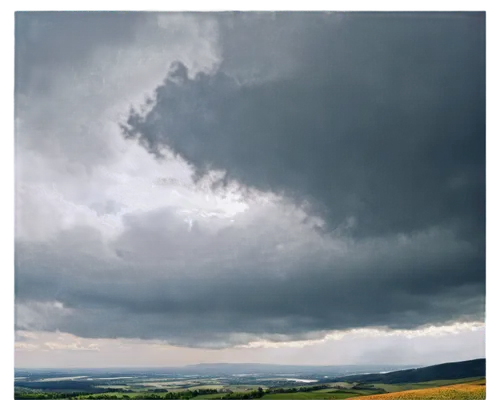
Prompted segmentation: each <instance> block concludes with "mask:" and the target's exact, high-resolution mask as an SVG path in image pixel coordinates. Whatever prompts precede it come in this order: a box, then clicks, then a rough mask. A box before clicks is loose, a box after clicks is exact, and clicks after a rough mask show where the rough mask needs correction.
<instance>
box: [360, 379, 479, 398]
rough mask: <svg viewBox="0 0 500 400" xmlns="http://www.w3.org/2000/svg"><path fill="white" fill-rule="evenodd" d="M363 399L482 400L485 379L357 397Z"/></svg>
mask: <svg viewBox="0 0 500 400" xmlns="http://www.w3.org/2000/svg"><path fill="white" fill-rule="evenodd" d="M358 399H363V400H400V399H401V400H484V399H486V383H485V380H484V379H482V380H479V381H475V382H470V383H461V384H459V385H450V386H442V387H436V388H431V389H418V390H407V391H404V392H395V393H387V394H378V395H372V396H363V397H358Z"/></svg>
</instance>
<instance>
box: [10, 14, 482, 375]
mask: <svg viewBox="0 0 500 400" xmlns="http://www.w3.org/2000/svg"><path fill="white" fill-rule="evenodd" d="M15 57H16V67H15V68H16V70H15V74H16V75H15V84H16V88H15V90H16V92H15V95H16V110H15V111H16V120H15V128H16V135H15V142H16V143H15V144H16V148H15V168H16V188H15V192H16V232H15V240H16V251H15V258H16V260H15V262H16V265H15V268H16V270H15V278H16V281H15V285H16V299H15V303H16V322H15V325H16V359H15V361H16V366H18V367H65V366H71V367H92V366H162V365H165V366H167V365H183V364H193V363H198V362H272V363H281V364H323V365H325V364H332V365H333V364H353V363H360V364H369V363H378V364H384V363H387V364H398V363H400V364H432V363H437V362H446V361H454V360H463V359H469V358H476V357H482V356H484V299H485V17H484V14H483V13H447V14H443V13H424V14H413V13H406V14H391V13H385V14H375V13H277V14H275V13H223V14H214V13H204V14H192V13H191V14H190V13H185V14H182V13H177V14H176V13H115V12H97V13H61V12H59V13H17V14H16V56H15Z"/></svg>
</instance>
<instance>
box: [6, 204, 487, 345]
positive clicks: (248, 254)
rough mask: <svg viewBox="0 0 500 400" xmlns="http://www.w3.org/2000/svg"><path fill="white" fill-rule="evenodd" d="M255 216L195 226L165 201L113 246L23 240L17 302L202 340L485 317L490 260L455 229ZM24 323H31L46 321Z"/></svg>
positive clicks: (78, 326) (85, 238)
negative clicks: (363, 231)
mask: <svg viewBox="0 0 500 400" xmlns="http://www.w3.org/2000/svg"><path fill="white" fill-rule="evenodd" d="M241 218H242V219H237V220H236V221H235V223H234V225H230V226H226V227H221V228H219V229H217V230H216V231H213V230H212V231H211V230H210V229H209V228H208V226H207V225H204V224H198V226H196V224H195V225H194V226H193V229H192V230H191V231H188V230H187V226H186V224H185V223H184V222H183V221H182V217H180V216H178V215H177V214H175V213H174V212H173V211H172V210H163V211H161V210H159V211H155V212H150V213H145V214H138V215H135V216H130V217H129V219H128V223H127V228H126V230H125V231H124V233H123V234H122V235H120V236H119V237H118V238H117V239H116V240H114V241H113V242H112V243H110V244H108V245H106V244H105V243H104V242H103V241H102V238H101V237H100V235H99V234H97V232H93V231H92V230H90V229H85V230H83V229H79V230H72V231H67V232H63V233H61V236H60V238H59V239H57V240H56V242H55V243H46V244H43V243H18V245H17V249H16V253H17V254H18V256H17V259H16V296H17V303H18V305H21V306H22V305H25V306H24V307H25V311H24V312H25V313H26V312H28V311H27V310H29V309H30V306H29V304H35V305H36V304H50V303H53V302H59V303H61V304H63V305H64V307H65V312H64V313H62V312H61V310H59V309H55V310H54V311H55V312H54V313H53V314H54V315H53V317H51V318H48V317H47V318H43V321H42V322H39V324H42V327H43V328H44V329H46V330H60V331H63V332H70V333H73V334H76V335H78V336H83V337H130V338H142V339H164V340H167V341H168V342H169V343H171V344H178V345H183V346H194V347H226V346H230V345H235V344H244V343H247V342H248V341H250V340H252V339H254V340H255V339H257V338H267V339H269V340H276V341H282V340H290V339H301V340H302V339H311V338H318V337H321V336H322V335H324V333H325V332H326V331H328V330H337V329H350V328H360V327H366V326H388V327H391V328H405V329H406V328H408V329H413V328H416V327H418V326H420V325H423V324H428V323H434V324H443V323H447V322H450V321H477V320H481V319H482V318H483V317H484V310H483V302H484V274H481V273H478V272H477V271H478V270H479V271H480V269H478V266H480V265H482V264H483V263H484V258H483V256H482V255H481V254H477V252H476V251H475V249H474V248H473V247H472V246H470V245H469V244H467V243H465V242H463V241H461V240H459V239H457V238H456V237H455V236H454V235H453V234H452V233H450V232H444V231H436V232H430V233H428V234H421V235H416V236H414V237H411V238H407V240H404V239H403V238H398V237H393V238H391V239H383V240H382V239H379V240H362V241H359V242H352V241H348V240H347V241H346V240H345V239H339V238H336V237H335V236H328V237H325V236H324V234H322V233H318V232H317V231H316V230H314V229H313V227H312V226H310V225H307V224H305V223H303V222H300V218H298V217H297V218H294V217H293V216H292V217H290V215H288V216H287V218H284V215H283V214H281V213H280V211H279V209H278V210H276V209H271V210H268V212H267V213H263V214H261V215H260V218H259V215H250V216H248V220H249V221H252V222H253V224H251V225H249V224H248V223H247V222H245V219H244V217H243V216H242V217H241ZM280 246H281V248H283V247H284V248H285V251H282V249H280ZM56 249H57V250H56ZM112 249H115V250H118V255H117V254H114V253H113V251H112ZM422 249H425V251H422ZM18 314H19V313H18ZM20 315H22V313H21V314H20ZM44 315H49V316H50V315H52V314H50V313H49V312H45V313H44ZM24 320H25V318H22V317H18V319H17V321H18V328H19V329H28V328H30V329H36V327H37V321H36V320H35V321H34V322H31V325H26V324H25V323H24V324H23V321H24ZM29 321H31V320H29ZM39 329H40V326H39Z"/></svg>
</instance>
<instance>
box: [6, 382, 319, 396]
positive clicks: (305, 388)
mask: <svg viewBox="0 0 500 400" xmlns="http://www.w3.org/2000/svg"><path fill="white" fill-rule="evenodd" d="M328 388H329V386H328V385H315V386H302V387H293V388H270V389H262V388H258V389H257V390H252V391H248V392H230V391H229V392H228V390H227V389H221V390H217V389H195V390H185V391H182V392H167V393H158V392H157V393H154V392H150V393H143V394H141V395H140V397H139V396H133V397H132V396H129V395H127V394H122V393H123V392H121V393H120V394H118V393H117V394H111V393H110V394H104V393H103V394H95V393H76V392H75V393H54V392H43V393H42V392H36V393H33V392H32V393H16V394H15V398H16V399H74V400H83V399H105V400H118V399H131V398H133V399H134V400H139V399H145V400H146V399H147V400H153V399H157V400H162V399H180V400H189V399H192V398H194V397H197V396H201V395H206V394H217V393H219V394H220V397H219V399H228V400H229V399H259V398H261V397H262V396H264V395H265V394H273V393H298V392H312V391H315V390H321V389H328Z"/></svg>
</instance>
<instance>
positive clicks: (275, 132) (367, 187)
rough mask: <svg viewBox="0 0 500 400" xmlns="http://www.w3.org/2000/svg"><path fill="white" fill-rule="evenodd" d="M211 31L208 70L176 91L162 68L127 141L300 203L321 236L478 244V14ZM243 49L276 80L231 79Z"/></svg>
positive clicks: (314, 17) (247, 23) (307, 19)
mask: <svg viewBox="0 0 500 400" xmlns="http://www.w3.org/2000/svg"><path fill="white" fill-rule="evenodd" d="M221 19H222V22H221V25H222V27H223V28H222V33H221V37H222V43H223V44H225V45H226V46H225V47H223V57H224V60H227V61H224V63H223V64H222V66H221V70H220V71H219V72H218V73H217V74H216V75H214V76H208V75H202V74H200V75H198V76H197V77H196V79H194V80H190V79H188V78H187V75H186V73H187V72H186V70H185V68H184V66H183V65H181V64H178V65H176V66H174V68H173V72H171V74H170V75H169V79H167V80H166V81H165V83H164V84H163V85H161V86H160V87H158V89H157V90H156V94H155V98H154V104H155V106H154V107H153V109H152V110H151V111H150V112H149V113H148V114H147V115H145V116H138V115H136V114H132V115H131V117H130V119H129V121H128V122H129V127H128V129H126V130H125V134H126V135H127V136H138V137H140V138H141V139H142V140H143V143H144V144H145V145H146V146H147V147H148V148H149V149H150V150H151V151H153V152H157V151H158V148H161V146H163V145H168V146H170V147H171V148H172V149H174V151H176V152H178V153H179V154H181V155H182V156H183V157H185V158H186V159H187V160H188V161H189V162H191V163H193V164H194V165H195V166H196V167H197V168H198V170H199V172H200V173H203V172H204V171H206V170H207V169H209V168H217V169H223V170H226V171H227V173H228V177H229V178H232V179H236V180H238V181H239V182H242V183H244V184H247V185H250V186H254V187H257V188H260V189H265V190H272V191H276V192H281V191H283V192H284V193H285V194H286V195H289V196H291V197H294V198H296V199H299V200H301V201H302V200H304V199H306V200H308V201H310V202H311V203H313V204H314V205H315V206H316V207H317V211H318V212H321V214H322V215H323V216H325V217H326V218H327V219H328V220H329V221H330V223H331V224H332V226H336V225H338V224H340V223H342V222H343V221H345V219H346V218H348V217H354V218H355V222H356V225H355V227H354V228H353V233H354V234H355V235H359V236H372V235H385V234H391V233H399V232H413V231H418V230H422V229H427V228H429V227H432V226H453V227H454V229H457V230H460V232H461V234H464V235H466V236H468V237H469V238H471V240H477V241H479V242H480V243H483V238H484V218H485V179H484V176H485V64H484V63H485V47H484V15H483V14H475V13H472V14H446V15H442V14H420V15H415V14H385V15H381V14H343V17H342V18H340V17H339V16H337V15H335V14H327V15H318V14H277V15H268V16H267V17H266V16H265V15H259V16H258V17H255V19H253V18H252V17H251V16H244V17H240V16H237V15H236V16H235V15H233V16H225V17H222V18H221ZM240 20H242V23H241V26H240V24H239V22H240ZM252 21H253V23H252ZM262 31H264V32H266V35H265V37H264V35H263V34H261V33H260V32H262ZM244 36H246V37H247V39H246V40H245V41H243V43H249V45H248V46H241V47H236V46H235V43H237V42H238V40H239V38H242V37H244ZM269 42H270V43H271V44H269ZM250 43H251V44H250ZM282 43H285V45H284V46H285V47H284V48H283V47H282V46H281V44H282ZM273 45H274V46H276V47H273ZM260 46H261V47H262V49H260V50H259V47H260ZM247 48H248V52H249V54H250V55H251V56H252V57H251V58H252V59H253V63H254V64H255V65H256V68H257V67H258V66H259V62H260V61H261V59H262V60H263V65H264V66H267V67H268V66H269V65H271V64H272V62H274V63H275V65H276V67H275V69H276V70H277V71H280V70H281V69H283V71H286V72H284V73H283V74H284V78H280V77H279V76H273V73H272V72H269V73H268V76H269V77H270V79H265V77H263V78H262V79H261V80H260V81H259V80H258V79H257V80H255V79H251V78H249V79H250V80H249V82H246V83H245V82H244V83H239V82H238V80H236V79H234V76H238V66H239V65H241V64H240V63H246V62H247V60H248V59H247V58H246V57H245V55H246V54H247ZM274 50H276V54H275V53H274ZM287 66H289V68H288V67H287ZM245 68H246V64H245V65H242V66H241V71H243V73H241V71H240V76H239V77H238V79H240V80H241V79H244V76H243V77H242V76H241V75H244V73H245V71H246V69H245ZM269 68H270V67H269ZM287 68H288V69H287ZM264 71H265V68H264ZM264 75H265V73H264Z"/></svg>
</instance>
